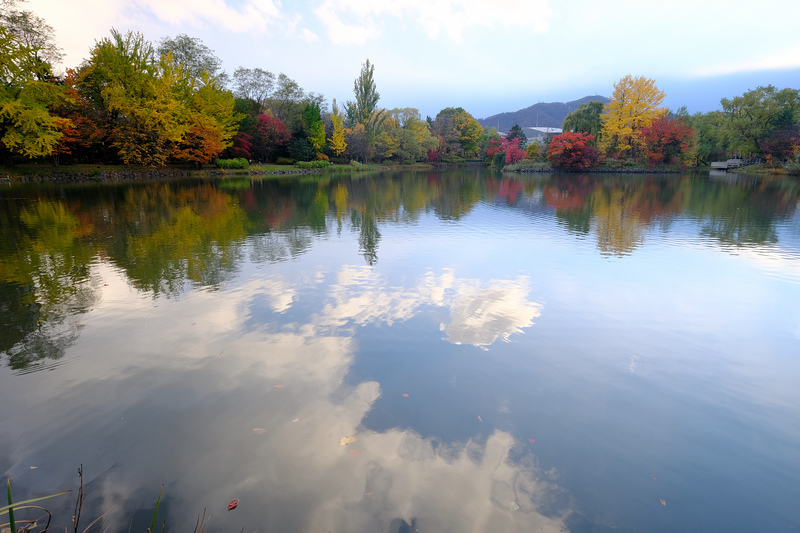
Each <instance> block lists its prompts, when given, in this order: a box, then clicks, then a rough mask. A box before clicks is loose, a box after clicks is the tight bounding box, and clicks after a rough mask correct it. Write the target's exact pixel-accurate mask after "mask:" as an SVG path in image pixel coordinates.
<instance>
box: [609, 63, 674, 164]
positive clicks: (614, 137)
mask: <svg viewBox="0 0 800 533" xmlns="http://www.w3.org/2000/svg"><path fill="white" fill-rule="evenodd" d="M663 100H664V93H663V92H662V91H659V90H658V87H656V84H655V81H653V80H651V79H649V78H645V77H643V76H637V77H636V78H634V77H632V76H630V75H627V76H625V77H624V78H622V79H621V80H619V81H618V82H617V83H615V84H614V94H613V95H612V97H611V101H610V102H608V103H607V104H606V105H605V108H604V109H603V114H602V115H601V116H600V120H601V121H602V123H603V127H602V133H601V142H600V149H601V150H602V151H603V152H605V153H607V154H609V153H613V154H618V155H620V156H623V157H628V156H636V155H637V154H638V153H639V151H640V149H641V148H642V147H643V143H642V141H641V140H640V138H639V133H640V132H641V131H642V128H649V127H650V125H651V124H652V122H653V120H654V119H656V118H658V117H660V116H661V115H663V114H665V113H666V112H667V109H666V108H665V107H660V106H661V102H662V101H663Z"/></svg>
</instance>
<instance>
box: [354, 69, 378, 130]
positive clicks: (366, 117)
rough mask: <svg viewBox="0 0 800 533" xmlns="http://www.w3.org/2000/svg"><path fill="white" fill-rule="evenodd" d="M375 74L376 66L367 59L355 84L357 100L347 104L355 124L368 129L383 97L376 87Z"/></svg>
mask: <svg viewBox="0 0 800 533" xmlns="http://www.w3.org/2000/svg"><path fill="white" fill-rule="evenodd" d="M374 73H375V65H373V64H371V63H370V62H369V59H367V61H366V62H365V63H363V64H362V65H361V73H360V74H359V75H358V77H357V78H356V80H355V81H354V82H353V93H354V95H355V100H354V101H351V102H347V108H348V109H349V110H351V112H350V113H349V114H351V115H352V117H353V119H354V121H355V123H356V124H363V125H364V127H368V124H369V121H370V118H371V117H372V116H373V113H374V112H375V109H376V108H377V107H378V100H380V97H381V95H380V93H378V90H377V88H376V86H375V79H374Z"/></svg>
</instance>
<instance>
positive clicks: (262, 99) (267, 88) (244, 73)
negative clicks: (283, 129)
mask: <svg viewBox="0 0 800 533" xmlns="http://www.w3.org/2000/svg"><path fill="white" fill-rule="evenodd" d="M274 86H275V74H273V73H272V72H269V71H268V70H262V69H260V68H252V69H251V68H244V67H239V68H237V69H236V70H234V71H233V95H234V96H235V97H236V98H241V99H242V100H248V101H250V102H252V104H253V111H252V113H251V114H252V116H254V117H257V116H258V115H260V114H261V113H264V112H265V111H266V109H267V105H268V102H269V99H270V97H271V96H272V90H273V88H274Z"/></svg>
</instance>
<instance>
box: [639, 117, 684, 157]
mask: <svg viewBox="0 0 800 533" xmlns="http://www.w3.org/2000/svg"><path fill="white" fill-rule="evenodd" d="M692 131H693V130H692V128H690V127H689V126H688V125H687V124H686V122H684V121H683V119H682V118H679V119H678V120H670V119H668V118H667V117H665V116H662V117H660V118H658V119H656V120H654V121H653V123H652V124H651V125H650V127H649V128H642V130H641V132H639V138H640V139H642V141H643V142H644V146H645V154H647V164H648V165H649V166H650V167H654V166H655V165H657V164H659V163H677V162H679V161H680V159H681V156H682V155H683V153H684V152H686V150H688V149H689V139H691V138H692Z"/></svg>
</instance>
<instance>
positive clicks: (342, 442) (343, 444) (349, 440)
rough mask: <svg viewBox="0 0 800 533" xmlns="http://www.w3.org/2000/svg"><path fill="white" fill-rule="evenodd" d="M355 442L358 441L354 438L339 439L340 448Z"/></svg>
mask: <svg viewBox="0 0 800 533" xmlns="http://www.w3.org/2000/svg"><path fill="white" fill-rule="evenodd" d="M357 440H358V439H356V438H355V437H342V438H341V439H339V444H341V445H342V446H347V445H348V444H350V443H351V442H355V441H357Z"/></svg>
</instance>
